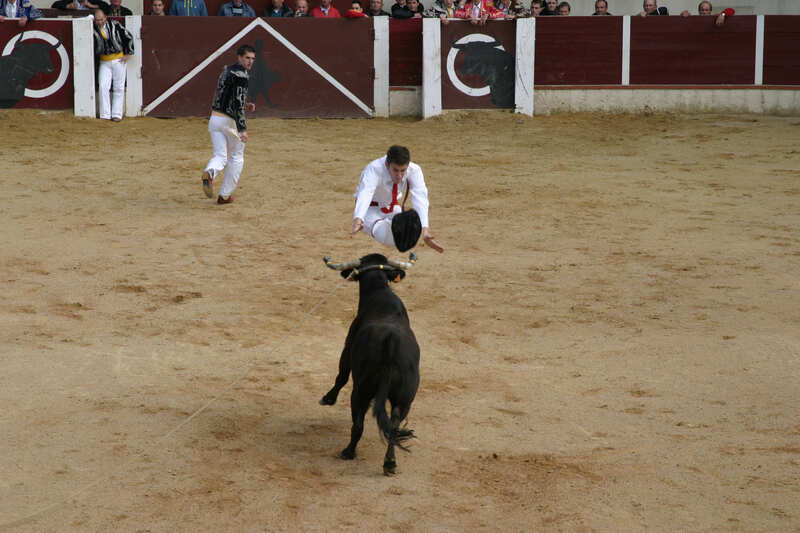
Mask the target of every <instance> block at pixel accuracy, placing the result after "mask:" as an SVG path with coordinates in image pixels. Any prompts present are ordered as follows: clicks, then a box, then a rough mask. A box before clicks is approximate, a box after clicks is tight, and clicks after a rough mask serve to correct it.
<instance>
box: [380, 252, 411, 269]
mask: <svg viewBox="0 0 800 533" xmlns="http://www.w3.org/2000/svg"><path fill="white" fill-rule="evenodd" d="M386 262H387V263H388V264H389V266H393V267H395V268H401V269H403V270H406V269H409V268H411V267H413V266H414V264H415V263H416V262H417V254H415V253H414V252H411V253H410V254H409V256H408V262H405V261H395V260H394V259H387V260H386Z"/></svg>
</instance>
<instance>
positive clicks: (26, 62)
mask: <svg viewBox="0 0 800 533" xmlns="http://www.w3.org/2000/svg"><path fill="white" fill-rule="evenodd" d="M24 38H25V32H24V31H23V32H22V33H20V34H19V39H17V42H16V43H14V48H13V50H11V55H12V56H16V57H18V58H20V59H21V61H22V66H23V68H24V69H25V70H28V71H30V72H31V73H32V74H34V75H35V74H38V73H40V72H53V62H52V60H51V59H50V50H55V49H56V48H58V47H59V46H61V35H59V37H58V41H57V42H56V43H55V44H48V43H41V42H30V41H26V42H23V39H24Z"/></svg>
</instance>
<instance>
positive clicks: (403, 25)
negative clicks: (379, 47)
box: [389, 18, 422, 86]
mask: <svg viewBox="0 0 800 533" xmlns="http://www.w3.org/2000/svg"><path fill="white" fill-rule="evenodd" d="M389 85H394V86H400V85H422V19H405V20H402V19H393V18H390V19H389Z"/></svg>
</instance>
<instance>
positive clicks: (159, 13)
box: [150, 0, 166, 17]
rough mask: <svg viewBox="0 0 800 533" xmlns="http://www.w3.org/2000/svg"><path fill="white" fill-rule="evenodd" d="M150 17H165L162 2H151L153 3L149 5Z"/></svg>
mask: <svg viewBox="0 0 800 533" xmlns="http://www.w3.org/2000/svg"><path fill="white" fill-rule="evenodd" d="M150 15H153V16H156V17H163V16H165V15H166V13H164V0H153V3H152V4H151V5H150Z"/></svg>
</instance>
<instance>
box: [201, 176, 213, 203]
mask: <svg viewBox="0 0 800 533" xmlns="http://www.w3.org/2000/svg"><path fill="white" fill-rule="evenodd" d="M202 180H203V192H204V193H206V196H208V197H209V198H214V174H213V172H212V171H211V170H204V171H203V177H202Z"/></svg>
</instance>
